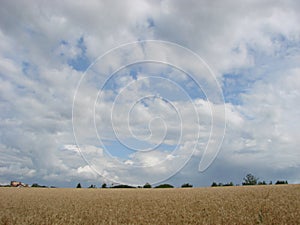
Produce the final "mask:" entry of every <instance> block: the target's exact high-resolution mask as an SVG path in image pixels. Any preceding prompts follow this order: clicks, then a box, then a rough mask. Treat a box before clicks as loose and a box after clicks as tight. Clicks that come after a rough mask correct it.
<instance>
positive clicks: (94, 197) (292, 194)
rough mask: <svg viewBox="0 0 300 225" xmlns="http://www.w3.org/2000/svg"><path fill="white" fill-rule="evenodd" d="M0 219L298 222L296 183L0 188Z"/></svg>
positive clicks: (7, 221) (299, 193)
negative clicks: (212, 185) (167, 187)
mask: <svg viewBox="0 0 300 225" xmlns="http://www.w3.org/2000/svg"><path fill="white" fill-rule="evenodd" d="M0 208H1V210H0V224H299V223H300V185H282V186H280V185H279V186H274V185H273V186H251V187H222V188H192V189H190V188H187V189H181V188H177V189H63V188H57V189H41V188H0Z"/></svg>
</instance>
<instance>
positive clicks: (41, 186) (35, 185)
mask: <svg viewBox="0 0 300 225" xmlns="http://www.w3.org/2000/svg"><path fill="white" fill-rule="evenodd" d="M31 187H38V188H47V186H45V185H39V184H38V183H33V184H32V185H31Z"/></svg>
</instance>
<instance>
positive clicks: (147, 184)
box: [143, 183, 152, 188]
mask: <svg viewBox="0 0 300 225" xmlns="http://www.w3.org/2000/svg"><path fill="white" fill-rule="evenodd" d="M143 188H152V186H151V184H149V183H146V184H145V185H144V186H143Z"/></svg>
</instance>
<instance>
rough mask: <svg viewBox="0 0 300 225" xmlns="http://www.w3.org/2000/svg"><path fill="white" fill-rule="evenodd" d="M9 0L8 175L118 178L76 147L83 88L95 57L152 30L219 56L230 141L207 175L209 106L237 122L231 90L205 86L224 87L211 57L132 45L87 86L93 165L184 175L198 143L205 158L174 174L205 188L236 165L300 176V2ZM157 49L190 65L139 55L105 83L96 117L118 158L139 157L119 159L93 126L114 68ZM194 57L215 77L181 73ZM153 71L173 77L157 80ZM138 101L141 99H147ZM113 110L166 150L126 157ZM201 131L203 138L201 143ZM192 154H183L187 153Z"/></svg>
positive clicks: (0, 50)
mask: <svg viewBox="0 0 300 225" xmlns="http://www.w3.org/2000/svg"><path fill="white" fill-rule="evenodd" d="M1 5H2V6H1V9H0V38H1V43H0V125H1V126H0V134H1V135H0V137H1V138H0V152H1V157H0V174H1V179H0V183H3V182H8V181H10V180H12V179H22V180H25V181H26V180H27V182H34V181H38V182H41V183H47V184H54V185H55V184H57V185H73V183H74V182H75V183H76V182H77V181H79V180H82V181H84V182H94V183H95V181H98V180H99V181H102V180H101V179H106V178H100V177H99V176H98V175H97V173H95V171H93V170H90V167H88V166H87V164H86V162H85V161H84V160H83V159H82V157H81V156H80V153H79V152H78V151H77V150H78V149H77V148H76V147H74V146H75V145H76V142H75V139H74V136H73V128H72V103H73V97H74V93H75V91H76V88H77V85H78V82H79V80H80V79H81V77H82V75H83V74H84V72H83V71H84V69H85V68H86V67H87V66H88V64H89V63H90V62H93V61H94V60H95V59H97V57H99V56H101V55H103V54H105V53H106V52H107V51H109V50H111V49H112V48H115V47H117V46H119V45H120V44H124V43H127V42H133V41H137V40H142V39H159V40H164V41H171V42H175V43H178V44H181V45H183V46H184V47H188V48H189V49H191V50H193V51H194V52H195V53H197V54H198V55H199V56H201V58H202V59H203V60H204V61H205V62H206V63H208V65H209V66H210V68H211V70H212V71H213V72H214V73H215V74H216V77H217V81H218V82H219V84H220V87H221V88H222V90H223V93H224V94H225V101H226V104H225V111H226V121H227V129H226V134H225V137H224V143H223V145H222V146H221V152H220V154H219V155H218V157H217V159H216V161H215V162H214V164H213V165H212V166H211V167H210V168H208V170H206V171H205V172H204V173H200V174H199V173H198V164H199V160H200V157H201V156H203V149H205V144H204V143H206V142H205V140H207V138H208V135H209V130H210V128H211V108H210V107H209V106H211V107H213V110H215V112H216V114H215V117H214V123H215V125H216V127H221V125H222V124H223V122H224V118H222V115H223V114H222V110H223V109H222V108H221V107H220V105H219V103H218V102H217V101H214V100H216V99H218V98H219V97H220V96H219V95H216V96H214V97H213V98H212V99H207V98H206V97H207V96H206V97H205V94H206V95H208V96H210V95H213V94H214V90H215V89H214V88H215V87H216V86H214V85H213V83H214V82H215V80H213V79H210V77H209V76H207V74H208V73H207V70H205V68H204V67H201V66H199V64H198V63H195V61H193V57H192V56H186V55H183V53H184V50H183V49H175V48H164V47H163V45H162V44H160V45H154V44H152V45H151V46H150V45H146V44H144V45H142V44H141V45H137V46H136V47H135V48H131V47H128V48H126V47H124V51H123V52H122V54H119V53H120V52H112V53H111V54H109V55H107V57H104V58H103V60H102V61H101V60H100V61H101V62H100V63H99V64H97V65H95V70H93V71H90V75H91V76H90V77H92V78H93V79H90V80H88V79H87V80H86V81H84V82H83V84H82V85H81V86H80V89H79V95H78V106H80V107H79V108H76V110H75V111H74V112H73V113H74V115H75V116H77V120H76V121H75V122H76V123H77V125H78V127H80V129H76V128H75V133H76V138H77V141H78V142H80V143H82V145H81V146H80V147H81V148H82V151H84V152H85V153H88V154H87V155H88V156H89V157H90V158H89V160H90V161H91V162H92V163H94V164H95V165H98V164H101V163H102V164H101V165H102V166H101V168H98V169H101V173H102V174H103V175H106V176H107V177H109V178H110V179H112V180H118V179H119V178H120V177H122V176H123V177H125V176H127V177H128V179H127V181H128V182H132V183H136V180H138V179H140V180H141V181H143V182H144V181H146V180H147V181H149V180H151V179H152V180H156V179H158V178H159V177H160V174H163V175H165V174H168V175H171V173H170V171H173V170H176V168H177V167H176V166H177V165H176V163H177V164H179V162H182V161H184V159H186V158H188V156H189V155H190V154H192V155H193V156H192V160H191V162H190V163H188V164H187V165H186V166H185V167H184V169H183V170H181V171H180V172H179V173H178V174H177V175H176V176H174V177H173V178H172V179H173V180H172V181H174V182H176V183H179V184H180V182H185V181H186V180H185V179H188V178H189V179H191V180H189V182H190V183H196V184H198V185H201V184H203V183H204V184H209V183H207V181H205V180H209V181H212V180H213V178H218V179H226V176H228V174H232V175H230V176H231V177H232V178H233V179H234V181H236V182H237V181H238V178H239V177H240V178H241V176H243V174H241V173H242V172H245V173H247V172H248V171H249V170H253V171H254V172H255V173H256V174H257V176H263V177H264V179H268V176H269V177H270V178H272V179H279V178H281V177H282V178H283V179H289V180H291V181H292V182H299V180H300V178H299V175H298V174H297V173H296V172H295V171H297V170H299V166H300V165H299V163H298V162H299V159H300V156H299V151H298V150H297V141H298V140H299V135H298V132H297V131H298V130H299V125H298V124H300V123H299V114H300V112H299V106H298V102H299V91H298V90H299V89H300V88H299V87H300V83H299V80H300V79H299V73H300V70H299V65H298V64H299V63H298V62H299V59H300V48H299V46H300V45H299V43H300V35H299V34H300V28H299V26H298V24H299V22H300V18H299V13H298V11H299V9H300V5H299V4H298V3H297V2H290V1H287V2H271V1H264V2H261V1H251V2H244V3H243V4H241V3H239V2H237V1H222V2H208V1H189V2H188V3H186V2H182V1H166V0H163V1H151V2H150V1H122V2H115V1H109V2H104V1H88V2H76V3H75V2H69V1H66V2H63V3H62V2H54V3H52V2H51V3H47V2H39V3H36V2H35V3H33V2H26V3H24V2H22V1H2V3H1ZM146 53H147V54H146ZM170 56H172V57H170ZM143 57H144V58H147V57H149V58H151V57H152V58H157V59H159V60H161V61H167V60H169V61H170V62H172V63H173V64H174V65H175V66H178V67H174V66H173V67H172V65H166V64H158V63H152V64H151V63H147V64H137V65H132V66H130V67H129V68H127V69H126V68H124V69H122V70H121V71H119V72H118V73H117V74H116V76H115V78H116V79H115V80H112V81H110V82H108V83H107V86H106V87H105V88H104V89H103V91H102V94H103V96H102V97H103V98H102V99H100V100H102V101H98V102H97V104H96V112H98V114H96V122H97V126H99V127H98V128H99V131H101V135H102V137H104V139H105V140H104V144H106V145H107V143H109V144H110V146H111V147H110V148H111V149H108V150H112V151H113V150H114V152H113V153H114V154H113V156H114V157H117V156H119V157H120V158H122V157H123V158H122V160H124V161H125V162H127V167H126V165H122V166H116V164H115V163H114V160H115V158H114V157H107V155H105V149H103V148H102V147H103V146H101V143H99V140H98V139H97V138H94V136H91V134H93V135H95V126H94V124H93V122H94V121H93V119H94V118H93V113H94V108H93V106H94V104H95V99H96V95H97V93H98V91H99V88H100V86H101V84H103V83H104V81H105V79H106V78H107V75H109V74H111V73H112V72H114V71H115V70H116V69H118V68H119V66H122V65H124V64H126V63H130V62H132V60H133V59H137V58H143ZM182 68H183V69H186V68H187V70H188V71H187V72H190V75H191V76H194V77H197V79H199V80H200V81H201V82H204V83H202V87H200V88H199V86H197V85H195V82H194V81H192V79H191V77H189V76H188V75H187V74H184V73H182V71H180V70H179V69H182ZM98 72H99V73H98ZM160 73H161V74H160ZM148 74H152V75H161V76H162V77H164V78H166V79H165V80H162V79H160V80H159V81H158V80H155V79H152V80H151V79H145V77H146V78H147V77H148ZM95 75H97V76H95ZM168 80H171V81H173V83H172V82H168ZM85 82H86V83H85ZM205 82H206V83H205ZM128 84H131V85H130V87H127V89H126V90H125V92H123V95H122V96H120V97H119V98H118V99H117V100H118V101H117V102H116V103H115V107H114V108H112V106H113V100H114V99H115V97H116V95H117V94H119V93H120V92H121V90H122V88H124V87H126V85H128ZM174 84H179V85H180V86H181V87H182V89H180V88H179V87H176V85H174ZM201 88H202V89H201ZM200 89H201V90H200ZM183 90H184V91H187V93H188V95H189V96H188V97H191V99H188V98H187V96H185V94H184V92H182V91H183ZM159 91H160V92H159ZM153 92H156V93H157V92H159V94H160V96H155V98H154V100H153V99H151V98H147V99H146V100H145V101H144V102H143V101H137V100H138V99H139V98H142V97H144V96H146V95H149V94H151V93H153ZM156 97H168V99H169V100H170V103H172V104H173V106H174V107H175V108H177V109H178V110H179V111H178V113H180V115H181V119H182V121H181V122H180V118H179V117H178V116H177V115H178V114H177V113H176V111H174V107H172V105H171V104H169V103H167V102H165V101H163V100H161V99H159V98H156ZM133 101H134V102H138V104H136V105H135V107H132V102H133ZM209 103H211V105H209ZM194 107H195V108H194ZM130 108H133V109H134V110H133V111H131V125H132V130H131V131H130V130H128V126H127V125H128V124H127V120H125V119H124V117H123V115H127V113H128V109H130ZM111 109H114V110H115V114H114V117H113V122H115V124H114V125H115V127H116V130H115V131H116V132H117V133H118V134H119V135H120V138H122V140H123V141H125V140H126V141H128V140H127V139H126V138H128V137H132V134H135V135H136V137H138V138H142V139H143V138H144V139H146V138H148V137H151V138H150V139H149V141H148V146H149V143H150V146H152V145H153V144H155V143H160V142H161V137H162V136H164V135H166V138H165V139H164V140H165V142H164V145H163V146H162V148H161V149H160V151H158V152H155V151H154V152H149V153H148V154H142V153H141V152H138V153H135V154H132V152H130V151H129V150H128V149H127V150H124V151H127V152H126V154H125V153H124V154H123V153H122V154H121V153H119V152H118V151H117V150H115V147H116V146H118V147H119V146H120V145H117V144H116V143H114V142H113V141H112V140H114V139H113V138H114V137H115V136H114V134H115V133H114V130H112V127H111V123H110V122H111V116H110V113H111V111H110V110H111ZM197 114H198V115H199V120H200V121H199V124H197V123H196V120H197V118H196V115H197ZM157 115H159V116H160V117H156V116H157ZM154 118H156V119H154ZM162 121H163V122H162ZM165 125H166V126H167V127H168V129H167V130H164V127H165ZM197 128H199V129H200V136H201V138H202V139H201V140H200V142H199V146H197V148H196V151H195V152H193V153H192V151H191V150H192V149H193V146H194V144H195V143H194V139H195V135H196V133H195V130H197ZM180 129H182V131H183V133H182V140H181V141H182V143H181V144H180V148H179V151H178V152H176V154H174V155H171V156H170V151H169V148H171V147H174V145H176V144H177V141H178V137H179V136H180V135H179V134H180V133H178V131H180ZM130 132H132V133H130ZM151 134H152V136H151ZM214 138H215V137H212V140H214ZM102 144H103V143H102ZM131 144H137V142H135V143H131ZM144 147H145V146H144ZM76 149H77V150H76ZM180 157H182V159H181V160H182V161H180V160H179V161H177V160H178V158H180ZM162 159H166V160H169V161H172V162H173V164H172V163H171V164H170V163H166V164H164V165H162V166H161V167H157V168H155V169H157V171H155V170H152V172H151V173H150V172H148V173H147V171H145V170H142V169H141V170H136V169H132V170H131V169H128V167H129V165H134V164H143V165H152V164H151V163H153V162H157V161H160V160H162ZM93 160H94V161H93ZM174 163H175V164H174ZM126 168H127V169H126ZM220 170H221V171H222V173H221V174H222V175H220V172H219V171H220ZM236 171H242V172H236ZM274 171H276V173H278V175H276V173H275V172H274ZM133 173H134V175H132V176H130V174H133ZM164 173H165V174H164ZM145 174H147V176H145ZM260 174H262V175H260ZM283 176H284V177H283ZM199 177H200V178H201V179H200V178H199ZM198 180H200V181H198ZM201 182H202V183H201Z"/></svg>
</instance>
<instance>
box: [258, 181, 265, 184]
mask: <svg viewBox="0 0 300 225" xmlns="http://www.w3.org/2000/svg"><path fill="white" fill-rule="evenodd" d="M258 185H267V183H266V181H259V182H258Z"/></svg>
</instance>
